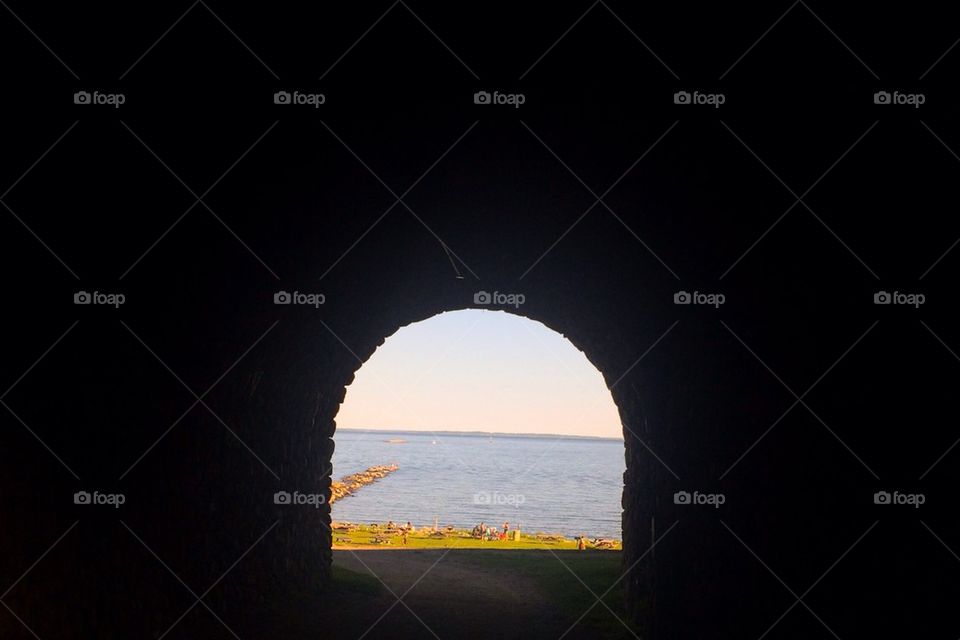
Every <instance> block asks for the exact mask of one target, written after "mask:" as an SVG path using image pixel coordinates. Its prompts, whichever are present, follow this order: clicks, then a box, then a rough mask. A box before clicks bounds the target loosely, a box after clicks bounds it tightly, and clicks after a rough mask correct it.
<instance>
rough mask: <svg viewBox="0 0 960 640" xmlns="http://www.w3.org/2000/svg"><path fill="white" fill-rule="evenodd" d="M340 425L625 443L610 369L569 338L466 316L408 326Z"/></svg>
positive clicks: (360, 382) (365, 377) (538, 327)
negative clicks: (606, 378)
mask: <svg viewBox="0 0 960 640" xmlns="http://www.w3.org/2000/svg"><path fill="white" fill-rule="evenodd" d="M336 420H337V428H347V429H407V430H415V431H498V432H508V433H537V434H560V435H581V436H599V437H610V438H622V437H623V429H622V427H621V426H620V417H619V415H618V413H617V408H616V406H615V405H614V404H613V398H612V397H611V395H610V391H609V390H608V389H607V387H606V385H605V384H604V382H603V378H602V377H601V375H600V372H599V371H597V369H596V368H595V367H594V366H593V365H592V364H590V362H589V361H588V360H587V358H586V356H585V355H584V354H583V353H582V352H581V351H579V350H578V349H577V348H576V347H574V346H573V344H572V343H570V342H569V341H568V340H567V339H566V338H564V337H563V336H562V335H560V334H559V333H557V332H555V331H553V330H551V329H548V328H547V327H546V326H544V325H543V324H541V323H539V322H536V321H533V320H530V319H528V318H524V317H521V316H518V315H515V314H510V313H506V312H503V311H485V310H479V309H465V310H462V311H451V312H447V313H442V314H439V315H436V316H434V317H432V318H429V319H427V320H424V321H422V322H416V323H414V324H411V325H408V326H406V327H403V328H401V329H400V330H399V331H397V332H396V333H395V334H393V335H392V336H390V337H388V338H387V339H386V341H385V342H384V344H383V345H381V346H380V348H379V349H377V350H376V352H374V354H373V355H372V356H371V357H370V359H369V360H368V361H367V362H366V363H364V364H363V366H362V367H360V369H359V371H357V374H356V378H355V379H354V381H353V383H352V384H351V385H350V386H349V387H347V394H346V397H345V399H344V402H343V404H342V405H341V407H340V411H339V413H338V414H337V418H336Z"/></svg>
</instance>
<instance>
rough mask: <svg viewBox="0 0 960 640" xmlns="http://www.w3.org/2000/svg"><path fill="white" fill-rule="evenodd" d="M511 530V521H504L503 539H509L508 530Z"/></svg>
mask: <svg viewBox="0 0 960 640" xmlns="http://www.w3.org/2000/svg"><path fill="white" fill-rule="evenodd" d="M509 531H510V523H509V522H504V523H503V539H504V540H506V539H507V532H509Z"/></svg>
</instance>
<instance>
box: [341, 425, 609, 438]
mask: <svg viewBox="0 0 960 640" xmlns="http://www.w3.org/2000/svg"><path fill="white" fill-rule="evenodd" d="M337 431H349V432H351V433H386V434H391V433H402V434H404V435H436V436H468V437H470V436H473V437H480V438H486V437H499V438H543V439H547V440H604V441H610V442H623V438H617V437H612V436H581V435H568V434H562V433H514V432H507V431H450V430H437V431H429V430H422V431H420V430H415V429H401V428H390V429H372V428H369V427H363V428H356V427H337Z"/></svg>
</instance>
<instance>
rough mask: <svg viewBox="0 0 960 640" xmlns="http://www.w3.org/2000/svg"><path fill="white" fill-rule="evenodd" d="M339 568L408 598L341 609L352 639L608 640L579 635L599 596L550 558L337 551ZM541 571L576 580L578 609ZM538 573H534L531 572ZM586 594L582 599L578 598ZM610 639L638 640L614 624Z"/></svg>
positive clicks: (572, 583)
mask: <svg viewBox="0 0 960 640" xmlns="http://www.w3.org/2000/svg"><path fill="white" fill-rule="evenodd" d="M601 553H602V552H601ZM491 554H494V555H491ZM584 557H585V556H583V555H581V556H580V559H583V558H584ZM538 563H541V564H538ZM334 565H335V566H337V567H340V568H343V569H346V570H349V571H352V572H356V574H358V575H361V576H370V575H374V574H375V575H376V576H377V580H378V584H379V582H380V581H382V584H384V585H386V587H387V588H389V590H391V591H393V593H395V594H396V596H402V597H403V603H399V604H398V603H396V597H394V596H393V595H391V594H390V592H389V591H386V592H385V593H383V592H381V593H380V594H378V595H377V596H375V597H372V598H371V597H368V598H365V599H364V602H363V605H362V606H358V603H357V602H356V598H351V599H350V602H348V603H343V605H340V606H337V607H336V609H337V611H338V612H339V614H340V615H342V616H343V620H342V622H340V623H339V624H338V625H337V626H338V627H339V628H341V629H343V630H344V631H345V632H346V633H345V635H344V637H350V638H351V640H357V638H358V637H360V636H361V635H362V636H363V637H364V638H390V639H392V640H397V639H399V638H433V637H434V636H436V637H438V638H440V639H441V640H447V639H448V638H450V639H460V638H491V639H493V638H524V639H525V640H532V639H534V638H550V639H551V640H556V639H557V638H559V637H560V636H561V635H563V634H564V633H565V632H568V633H567V635H566V636H564V637H565V638H567V639H569V638H597V637H601V636H599V635H597V630H596V629H591V628H589V627H587V626H586V625H583V624H580V625H576V626H574V627H573V629H572V630H571V625H574V623H575V622H576V620H577V618H578V616H579V615H580V614H582V613H583V612H584V610H586V609H587V608H588V607H589V606H590V604H591V603H592V602H594V598H593V597H592V596H591V595H590V593H589V591H587V589H586V587H584V586H583V585H582V584H580V583H579V582H578V580H577V578H576V577H575V576H574V575H572V574H570V573H569V572H568V571H567V569H566V568H565V567H564V565H563V563H561V562H560V561H559V560H557V559H556V557H555V556H553V555H552V554H550V553H549V552H545V551H491V550H466V549H460V550H457V549H454V550H446V549H422V550H413V549H411V550H379V549H378V550H369V549H366V550H358V551H353V550H340V549H338V550H335V551H334ZM538 566H543V567H545V568H549V569H550V571H551V572H552V573H551V575H553V576H555V579H556V580H567V581H568V582H569V584H568V587H569V588H570V589H571V590H574V591H575V595H574V597H575V600H574V602H575V603H576V606H574V607H570V606H569V604H570V603H569V601H567V602H562V603H561V602H558V601H557V598H556V597H555V594H551V593H549V592H548V591H549V586H550V585H545V584H544V579H543V577H542V574H539V575H538V574H536V571H535V570H536V568H537V567H538ZM512 567H516V568H517V569H516V570H514V569H512ZM531 567H532V568H533V569H534V571H533V572H531V571H527V570H525V569H524V568H527V569H529V568H531ZM356 574H355V575H356ZM615 578H616V576H614V578H613V579H615ZM579 591H582V594H580V595H577V592H579ZM581 595H582V600H580V596H581ZM404 605H406V606H404ZM391 606H392V608H391ZM384 612H387V613H385V614H384ZM348 627H349V630H348ZM351 634H352V635H351ZM363 634H366V635H363ZM602 637H606V638H618V637H633V636H632V635H631V634H630V633H629V632H628V631H627V630H626V629H625V628H622V627H620V626H619V625H618V623H614V628H613V629H612V633H605V634H603V636H602Z"/></svg>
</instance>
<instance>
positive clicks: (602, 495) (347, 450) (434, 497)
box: [331, 429, 626, 540]
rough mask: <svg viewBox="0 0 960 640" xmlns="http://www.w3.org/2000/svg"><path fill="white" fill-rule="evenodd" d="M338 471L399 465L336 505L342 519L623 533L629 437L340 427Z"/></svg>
mask: <svg viewBox="0 0 960 640" xmlns="http://www.w3.org/2000/svg"><path fill="white" fill-rule="evenodd" d="M334 440H335V444H336V448H335V450H334V455H333V477H334V479H335V480H339V479H341V478H342V477H344V476H346V475H349V474H352V473H356V472H358V471H363V470H365V469H367V468H368V467H372V466H374V465H381V464H396V465H398V467H399V468H398V470H397V471H394V472H393V473H391V474H390V475H388V476H386V477H385V478H382V479H380V480H377V481H376V482H374V483H372V484H369V485H367V486H365V487H362V488H360V489H358V490H357V491H356V493H354V494H353V495H350V496H348V497H345V498H342V499H340V500H338V501H336V502H334V503H333V505H332V507H331V509H332V517H333V519H334V520H337V521H346V522H356V523H374V522H387V521H388V520H393V521H394V522H399V523H406V522H408V521H409V522H410V523H412V524H413V525H414V526H416V527H418V528H419V527H421V526H433V525H434V523H439V525H440V526H446V525H452V526H454V527H457V528H472V527H473V526H475V525H477V524H479V523H480V522H484V523H486V524H488V525H494V526H496V527H498V528H499V527H502V526H503V523H504V522H509V523H510V528H511V529H516V528H518V527H519V528H520V529H521V530H522V531H524V532H528V533H535V532H543V533H552V534H562V535H565V536H577V535H586V536H588V537H590V538H593V537H604V538H616V539H618V540H619V539H621V513H622V508H621V495H622V493H623V473H624V471H625V469H626V464H625V460H624V448H623V440H620V439H608V438H587V437H574V436H548V435H518V434H499V433H480V432H470V433H458V432H449V431H438V432H423V431H402V430H396V431H386V430H379V429H378V430H366V429H338V430H337V433H336V436H335V438H334Z"/></svg>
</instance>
